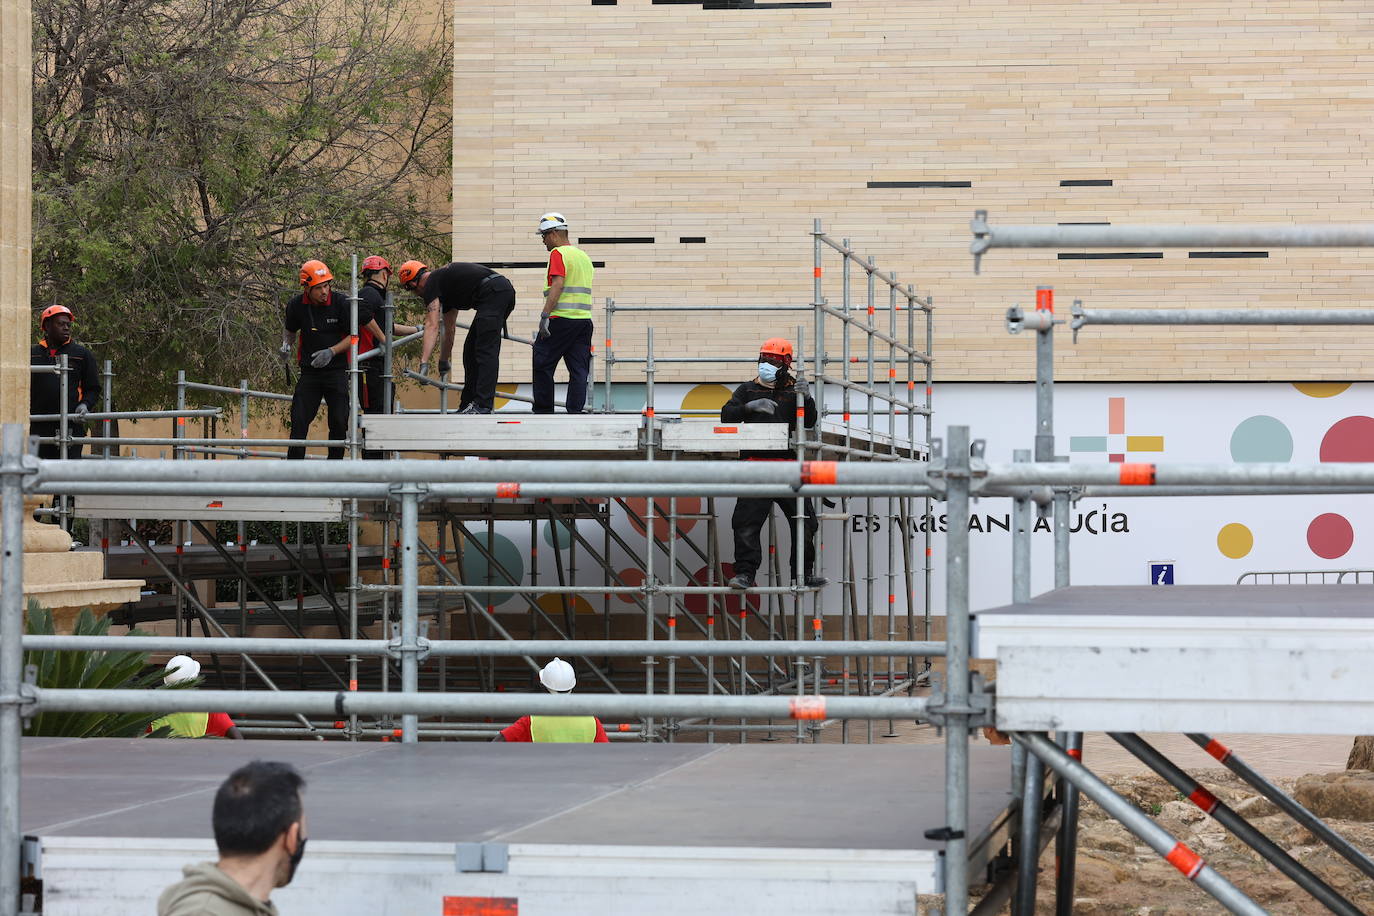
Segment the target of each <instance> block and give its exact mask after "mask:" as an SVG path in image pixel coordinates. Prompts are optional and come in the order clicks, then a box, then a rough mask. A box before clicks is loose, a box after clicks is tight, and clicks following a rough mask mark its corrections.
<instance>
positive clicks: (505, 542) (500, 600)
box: [462, 530, 525, 606]
mask: <svg viewBox="0 0 1374 916" xmlns="http://www.w3.org/2000/svg"><path fill="white" fill-rule="evenodd" d="M488 543H490V546H488ZM479 546H480V547H482V548H486V550H487V552H489V553H490V554H491V555H492V557H493V558H494V559H495V560H496V564H497V565H499V566H500V567H501V569H500V570H498V569H497V567H496V566H494V565H492V564H491V563H488V562H487V558H486V556H485V555H484V554H483V551H482V550H479V549H478V548H479ZM462 547H463V581H464V583H466V584H468V585H519V584H520V583H521V582H522V581H523V580H524V578H525V554H524V553H523V552H522V551H521V550H520V549H519V548H518V547H516V546H515V544H514V542H512V541H511V539H510V538H508V537H505V536H504V535H500V534H494V535H492V536H491V541H490V542H488V540H487V532H485V531H472V530H469V531H468V535H467V537H465V538H463V545H462ZM501 570H504V573H509V575H510V577H511V578H508V577H507V576H506V575H505V574H504V573H503V572H502V571H501ZM488 576H490V579H488ZM473 597H474V598H476V599H477V600H479V601H481V602H482V603H483V604H490V605H493V606H495V605H498V604H505V603H506V602H507V601H509V600H510V599H511V598H514V597H515V593H514V592H491V593H488V594H482V595H474V596H473Z"/></svg>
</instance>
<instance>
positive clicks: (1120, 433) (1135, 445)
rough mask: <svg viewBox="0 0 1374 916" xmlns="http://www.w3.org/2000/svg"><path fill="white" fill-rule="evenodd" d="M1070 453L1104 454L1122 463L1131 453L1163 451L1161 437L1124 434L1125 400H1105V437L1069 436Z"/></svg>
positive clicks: (1110, 459) (1162, 438) (1109, 459)
mask: <svg viewBox="0 0 1374 916" xmlns="http://www.w3.org/2000/svg"><path fill="white" fill-rule="evenodd" d="M1069 451H1071V452H1106V453H1107V460H1108V461H1113V462H1117V463H1121V462H1124V461H1125V460H1126V455H1127V454H1129V453H1131V452H1162V451H1164V437H1163V436H1132V435H1128V434H1127V433H1126V399H1125V398H1107V435H1105V436H1070V437H1069Z"/></svg>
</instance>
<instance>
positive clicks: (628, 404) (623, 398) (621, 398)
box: [587, 382, 648, 412]
mask: <svg viewBox="0 0 1374 916" xmlns="http://www.w3.org/2000/svg"><path fill="white" fill-rule="evenodd" d="M647 400H648V388H647V387H646V386H645V385H644V383H643V382H614V383H612V384H611V409H612V410H621V411H640V410H643V409H644V403H645V401H647ZM587 401H588V405H587V410H589V411H597V412H599V411H601V410H603V409H605V407H606V383H605V382H599V383H597V384H596V385H592V386H590V388H589V390H588V391H587Z"/></svg>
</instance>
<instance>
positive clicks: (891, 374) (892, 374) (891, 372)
mask: <svg viewBox="0 0 1374 916" xmlns="http://www.w3.org/2000/svg"><path fill="white" fill-rule="evenodd" d="M887 377H888V378H896V377H897V370H896V369H889V370H887Z"/></svg>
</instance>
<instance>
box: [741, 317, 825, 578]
mask: <svg viewBox="0 0 1374 916" xmlns="http://www.w3.org/2000/svg"><path fill="white" fill-rule="evenodd" d="M791 370H792V342H791V341H790V340H787V339H785V338H782V337H770V338H769V339H767V340H765V341H764V342H763V345H762V346H761V347H759V374H758V375H757V376H756V377H755V378H754V379H752V380H751V381H748V382H745V383H744V384H743V385H740V386H739V387H738V388H736V389H735V393H734V394H733V395H731V397H730V400H728V401H726V402H725V406H724V407H722V408H721V409H720V418H721V420H722V421H723V422H726V423H786V424H787V425H788V427H789V428H790V429H792V430H793V431H795V430H796V428H797V406H798V405H797V401H798V399H799V398H800V399H801V403H802V410H803V412H804V414H805V416H804V417H803V418H802V419H803V422H804V423H805V426H806V428H807V429H811V428H812V427H814V426H815V425H816V402H815V401H814V400H813V399H812V397H811V395H810V393H809V392H808V391H807V386H806V383H805V382H803V381H798V380H797V378H796V377H795V376H794V375H792V371H791ZM740 457H741V458H744V459H745V460H748V461H788V460H792V459H794V458H795V457H796V456H795V455H793V454H792V453H790V452H788V451H787V450H786V449H782V450H778V451H746V452H742V453H741V455H740ZM803 502H804V505H805V509H806V521H805V533H804V534H803V532H802V526H801V525H798V524H797V501H796V499H792V498H787V497H767V498H759V497H749V496H741V497H740V498H739V499H738V500H737V501H736V502H735V511H734V514H733V515H732V516H731V518H730V526H731V527H732V528H733V529H734V532H735V575H734V577H733V578H731V579H730V583H729V584H730V587H731V588H739V589H745V588H753V586H754V576H755V575H757V574H758V571H759V565H760V564H761V563H762V562H763V548H762V547H761V546H760V545H759V532H760V531H761V530H762V529H763V524H764V522H766V521H768V516H769V515H771V514H772V512H773V504H774V503H776V504H777V505H778V506H779V507H781V508H782V511H783V514H784V515H786V516H787V520H788V521H789V522H791V525H792V549H791V550H789V551H788V552H787V556H788V559H789V560H790V561H791V564H792V578H793V579H794V580H796V579H798V578H800V579H801V583H802V584H803V585H804V586H805V587H806V588H820V587H821V586H823V585H825V583H826V580H825V579H823V578H821V577H820V576H817V575H815V566H816V529H817V527H818V524H817V522H816V508H815V506H814V505H812V502H811V500H809V499H808V500H804V501H803ZM798 537H804V538H805V541H804V543H803V549H802V552H803V560H802V562H803V568H802V569H801V570H800V573H801V576H800V577H798V575H797V574H798V572H799V570H797V568H796V562H797V559H796V550H797V538H798Z"/></svg>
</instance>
